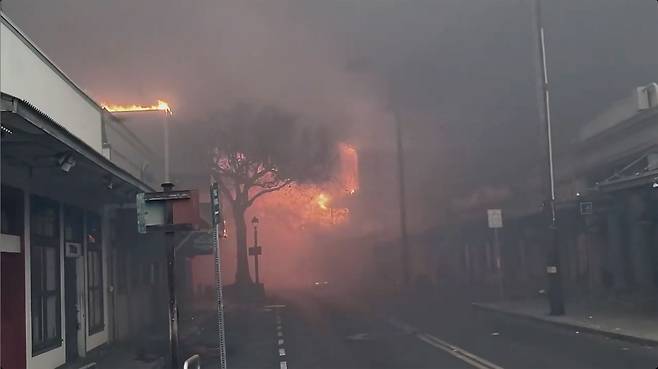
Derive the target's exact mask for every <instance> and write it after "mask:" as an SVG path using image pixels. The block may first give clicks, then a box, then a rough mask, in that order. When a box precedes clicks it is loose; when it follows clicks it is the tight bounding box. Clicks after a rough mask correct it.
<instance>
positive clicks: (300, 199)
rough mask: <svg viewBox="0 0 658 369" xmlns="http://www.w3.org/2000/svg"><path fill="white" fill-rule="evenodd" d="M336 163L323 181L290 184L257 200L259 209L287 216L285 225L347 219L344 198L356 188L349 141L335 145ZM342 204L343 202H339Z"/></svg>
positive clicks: (336, 222) (328, 223)
mask: <svg viewBox="0 0 658 369" xmlns="http://www.w3.org/2000/svg"><path fill="white" fill-rule="evenodd" d="M338 159H339V160H338V161H339V162H338V164H339V165H338V166H337V168H336V169H337V172H336V173H335V174H336V175H335V176H334V177H333V179H332V180H330V181H328V182H325V183H322V184H292V185H291V186H287V187H286V188H284V189H282V190H280V191H277V192H274V193H272V194H271V195H268V196H265V197H263V198H262V200H260V201H259V202H258V205H257V207H258V208H259V209H261V211H267V212H271V213H272V214H277V215H276V216H279V217H286V219H287V221H288V224H289V225H292V226H293V227H300V228H303V227H305V226H306V225H311V224H313V225H319V226H333V225H340V224H344V223H346V222H347V221H349V217H350V210H349V209H348V208H347V207H343V206H345V205H349V200H348V201H347V202H345V199H346V197H348V196H352V195H354V194H356V193H357V192H358V190H359V173H358V155H357V150H356V149H355V148H354V147H353V146H350V145H348V144H345V143H341V144H339V147H338ZM341 203H342V205H341Z"/></svg>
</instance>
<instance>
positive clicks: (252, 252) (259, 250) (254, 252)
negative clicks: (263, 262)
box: [249, 246, 263, 256]
mask: <svg viewBox="0 0 658 369" xmlns="http://www.w3.org/2000/svg"><path fill="white" fill-rule="evenodd" d="M262 254H263V248H262V247H260V246H253V247H250V248H249V256H255V255H262Z"/></svg>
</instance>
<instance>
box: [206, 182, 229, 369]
mask: <svg viewBox="0 0 658 369" xmlns="http://www.w3.org/2000/svg"><path fill="white" fill-rule="evenodd" d="M210 196H211V201H212V211H213V214H212V219H213V228H212V230H213V242H214V243H215V247H214V252H215V286H216V290H217V334H218V338H219V368H220V369H226V341H225V335H224V295H223V292H222V288H223V286H222V264H221V252H220V248H219V247H220V241H219V239H220V234H222V232H220V229H219V227H220V225H223V214H221V210H220V209H221V206H220V202H219V196H220V194H219V187H218V186H217V183H215V182H213V183H211V186H210ZM221 231H223V229H222V230H221Z"/></svg>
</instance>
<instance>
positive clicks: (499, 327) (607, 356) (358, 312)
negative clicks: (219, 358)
mask: <svg viewBox="0 0 658 369" xmlns="http://www.w3.org/2000/svg"><path fill="white" fill-rule="evenodd" d="M359 300H360V299H359V298H358V297H356V296H352V297H351V298H347V297H345V296H344V295H343V296H341V295H340V294H337V293H330V292H325V291H311V290H309V291H294V292H285V293H280V294H278V295H277V296H276V297H275V298H274V304H275V306H273V307H272V306H270V307H268V308H266V309H264V310H263V311H262V312H260V313H259V314H258V319H257V320H258V322H259V323H258V324H259V325H260V326H261V329H258V334H259V336H258V338H257V341H258V343H257V344H253V342H255V340H254V339H253V338H252V339H250V342H251V345H252V347H253V350H248V352H246V353H248V356H249V357H251V358H253V357H256V356H258V357H260V358H261V360H263V361H262V362H261V363H260V364H258V366H260V367H267V368H278V369H288V368H290V369H297V368H304V369H313V368H327V369H338V368H345V369H353V368H405V369H410V368H465V369H473V368H476V369H501V368H505V369H512V368H524V369H525V368H536V369H542V368H596V369H601V368H610V369H613V368H614V369H618V368H656V367H657V366H658V348H654V347H648V346H643V345H638V344H632V343H628V342H623V341H618V340H614V339H609V338H605V337H599V336H593V335H589V334H585V333H581V332H577V331H575V330H565V329H562V328H556V327H551V326H546V325H542V324H538V323H533V322H529V321H523V320H517V319H514V318H510V317H505V316H501V315H497V314H492V313H488V312H483V311H477V310H474V309H472V308H471V306H470V303H469V302H468V301H466V300H464V301H458V300H456V299H452V302H451V303H445V302H443V303H442V302H439V303H423V304H421V303H411V302H408V303H399V304H393V303H391V304H386V306H384V305H385V304H382V303H380V304H377V305H375V306H371V305H368V304H365V303H363V302H362V301H359ZM252 321H253V322H254V324H255V322H256V321H255V320H252ZM255 351H258V352H255ZM260 351H263V352H260ZM252 355H253V356H252ZM249 362H250V365H252V366H253V365H256V364H255V362H254V361H253V360H249ZM239 363H240V360H237V361H234V364H236V365H237V364H239ZM233 367H239V365H238V366H233Z"/></svg>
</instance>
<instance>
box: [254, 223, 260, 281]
mask: <svg viewBox="0 0 658 369" xmlns="http://www.w3.org/2000/svg"><path fill="white" fill-rule="evenodd" d="M254 251H255V252H254V271H255V272H256V285H258V284H260V275H259V272H258V226H257V225H254Z"/></svg>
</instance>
